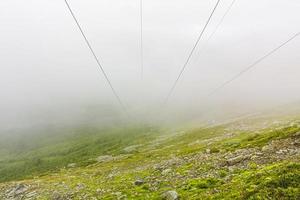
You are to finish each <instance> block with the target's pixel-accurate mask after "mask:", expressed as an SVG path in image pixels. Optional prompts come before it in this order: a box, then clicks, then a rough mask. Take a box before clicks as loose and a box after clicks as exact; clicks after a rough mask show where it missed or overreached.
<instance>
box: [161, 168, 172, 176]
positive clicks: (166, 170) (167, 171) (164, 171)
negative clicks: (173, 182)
mask: <svg viewBox="0 0 300 200" xmlns="http://www.w3.org/2000/svg"><path fill="white" fill-rule="evenodd" d="M171 171H172V169H165V170H163V171H162V172H161V174H162V175H167V174H169V173H170V172H171Z"/></svg>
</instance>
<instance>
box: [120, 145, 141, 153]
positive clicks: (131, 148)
mask: <svg viewBox="0 0 300 200" xmlns="http://www.w3.org/2000/svg"><path fill="white" fill-rule="evenodd" d="M140 146H141V145H131V146H128V147H126V148H124V149H123V151H124V152H126V153H134V152H137V148H138V147H140Z"/></svg>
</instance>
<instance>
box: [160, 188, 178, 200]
mask: <svg viewBox="0 0 300 200" xmlns="http://www.w3.org/2000/svg"><path fill="white" fill-rule="evenodd" d="M161 197H162V199H164V200H179V196H178V194H177V192H176V191H174V190H171V191H167V192H165V193H163V194H162V196H161Z"/></svg>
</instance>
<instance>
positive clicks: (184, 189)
mask: <svg viewBox="0 0 300 200" xmlns="http://www.w3.org/2000/svg"><path fill="white" fill-rule="evenodd" d="M94 160H95V163H93V164H90V165H88V166H80V165H78V164H77V163H69V164H68V165H66V167H63V168H61V169H60V170H57V171H56V172H53V173H48V174H46V175H39V176H36V177H34V178H30V179H27V180H23V181H15V182H6V183H2V184H0V199H55V200H58V199H178V198H181V199H299V197H300V190H299V188H300V175H299V174H300V164H299V160H300V121H299V118H297V117H293V118H281V119H273V118H272V119H271V118H253V119H244V120H240V121H237V122H233V123H229V124H223V125H218V126H212V127H203V128H198V129H192V130H188V131H185V132H184V131H178V132H170V133H168V132H167V133H161V135H158V134H157V133H153V137H149V138H148V139H146V140H139V142H137V143H134V144H133V143H132V144H128V146H126V147H124V148H123V149H122V150H121V151H118V152H116V153H115V154H111V153H110V152H105V153H104V152H103V153H102V154H99V155H98V157H97V158H96V159H94Z"/></svg>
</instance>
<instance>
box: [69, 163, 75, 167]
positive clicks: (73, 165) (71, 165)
mask: <svg viewBox="0 0 300 200" xmlns="http://www.w3.org/2000/svg"><path fill="white" fill-rule="evenodd" d="M67 167H68V168H74V167H76V163H70V164H68V165H67Z"/></svg>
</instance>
